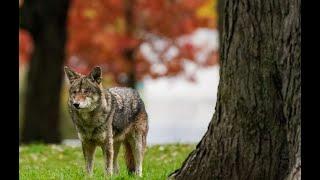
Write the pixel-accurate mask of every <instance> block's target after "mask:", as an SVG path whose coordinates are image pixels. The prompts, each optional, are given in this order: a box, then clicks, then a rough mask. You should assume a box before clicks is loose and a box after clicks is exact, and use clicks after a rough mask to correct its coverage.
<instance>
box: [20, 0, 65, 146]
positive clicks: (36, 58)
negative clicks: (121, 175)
mask: <svg viewBox="0 0 320 180" xmlns="http://www.w3.org/2000/svg"><path fill="white" fill-rule="evenodd" d="M68 5H69V2H68V0H48V1H43V0H28V1H25V2H24V4H23V6H22V7H21V10H20V20H21V21H20V27H21V28H25V29H27V30H29V31H30V33H31V35H32V37H33V40H34V45H35V49H34V52H33V55H32V58H31V61H30V65H29V72H28V79H27V87H26V97H25V98H26V99H25V105H24V115H23V119H24V120H23V129H22V137H21V142H22V143H29V142H33V141H42V142H44V143H58V142H60V138H61V137H60V133H59V111H60V106H59V104H60V89H61V81H62V77H63V72H62V67H63V62H64V57H65V56H64V55H65V52H64V47H65V41H66V18H67V10H68Z"/></svg>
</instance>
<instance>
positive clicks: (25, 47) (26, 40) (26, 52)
mask: <svg viewBox="0 0 320 180" xmlns="http://www.w3.org/2000/svg"><path fill="white" fill-rule="evenodd" d="M32 51H33V41H32V38H31V35H30V34H29V33H28V32H27V31H26V30H23V29H20V30H19V64H21V65H22V64H25V63H26V62H28V61H29V60H30V55H31V53H32Z"/></svg>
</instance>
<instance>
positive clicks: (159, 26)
mask: <svg viewBox="0 0 320 180" xmlns="http://www.w3.org/2000/svg"><path fill="white" fill-rule="evenodd" d="M19 2H23V1H19ZM128 2H130V3H131V4H129V5H128V4H125V3H126V1H125V0H95V1H86V0H71V7H70V10H69V13H68V24H67V28H68V41H67V44H66V53H67V64H68V65H70V66H72V67H73V68H75V69H77V70H78V71H80V72H81V73H88V72H89V70H90V69H91V68H92V67H93V66H95V65H100V66H103V70H104V73H105V74H109V75H112V76H113V78H114V81H115V82H118V83H119V81H121V80H120V79H123V77H124V76H125V75H126V74H128V73H129V72H132V70H133V69H134V71H135V73H136V77H137V79H138V80H139V79H142V78H143V77H145V76H148V75H149V76H151V77H153V78H157V77H160V76H173V75H176V74H179V73H181V72H183V71H184V66H183V62H184V61H185V60H190V61H193V62H194V63H198V64H199V65H201V66H210V65H213V64H216V63H217V57H218V56H217V53H216V52H213V53H212V54H211V55H210V56H208V58H207V60H206V61H204V62H203V61H202V62H201V63H200V62H197V61H195V56H196V53H197V52H198V51H199V50H200V49H201V48H199V47H195V46H194V45H193V44H192V43H191V42H188V41H187V42H184V43H180V42H179V38H180V37H182V36H185V35H188V34H190V33H192V32H194V30H195V29H197V28H198V27H210V28H214V27H215V20H214V19H210V18H204V17H199V16H197V13H196V11H197V10H198V9H199V7H200V6H202V5H203V4H204V3H206V2H207V0H180V1H169V0H157V1H150V0H132V1H128ZM128 14H129V16H128ZM157 40H164V41H165V42H166V43H165V46H164V47H162V48H159V47H158V46H156V41H157ZM19 41H20V44H19V62H20V63H21V64H23V63H25V62H27V61H28V60H29V59H30V54H31V52H32V50H33V43H32V39H31V37H30V35H29V34H28V33H27V32H26V31H24V30H20V32H19ZM143 43H147V44H148V45H150V48H151V49H152V51H154V52H155V53H156V54H157V55H156V56H157V58H156V59H157V60H153V61H152V62H151V61H150V60H149V59H147V58H146V57H145V55H144V54H143V53H142V51H140V45H141V44H143ZM172 48H175V49H176V50H174V51H176V52H175V53H176V54H175V55H173V56H170V57H169V56H168V53H169V51H170V50H171V51H172ZM128 50H130V51H133V52H134V56H133V58H134V59H128V57H129V56H128V55H127V52H128ZM155 61H156V62H155ZM154 63H157V64H162V65H164V66H165V67H166V70H165V72H160V73H159V72H153V70H152V69H153V68H152V64H154ZM120 76H121V77H120ZM190 79H192V78H190Z"/></svg>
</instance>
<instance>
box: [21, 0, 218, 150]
mask: <svg viewBox="0 0 320 180" xmlns="http://www.w3.org/2000/svg"><path fill="white" fill-rule="evenodd" d="M19 5H20V30H19V65H20V66H19V78H20V79H19V98H20V101H19V102H20V103H19V130H20V134H19V135H20V142H22V143H30V142H44V143H59V142H63V143H76V142H77V141H74V140H75V139H77V135H76V132H75V129H74V126H73V124H72V121H71V118H70V116H69V113H68V109H67V97H68V94H67V90H68V81H67V79H66V77H65V75H64V73H63V66H64V65H68V66H70V67H72V68H74V69H75V70H77V71H79V72H80V73H83V74H86V73H88V72H89V71H90V70H91V68H93V67H94V66H96V65H99V66H101V67H102V69H103V74H104V77H103V85H104V87H106V88H107V87H112V86H127V87H132V88H136V89H137V90H138V91H139V92H140V94H141V96H142V98H143V100H144V102H145V104H146V110H147V112H148V114H149V134H148V144H164V143H196V142H198V141H199V140H200V139H201V137H202V136H203V135H204V133H205V132H206V130H207V127H208V124H209V122H210V120H211V116H212V114H213V112H214V108H215V103H216V94H217V87H218V81H219V65H218V64H219V63H218V61H219V60H218V56H219V55H218V47H219V39H218V31H217V23H218V22H217V19H218V17H217V10H216V5H217V1H216V0H157V1H150V0H95V1H88V0H54V1H53V0H51V1H50V0H48V1H41V0H32V1H31V0H29V1H28V0H25V1H22V0H20V1H19Z"/></svg>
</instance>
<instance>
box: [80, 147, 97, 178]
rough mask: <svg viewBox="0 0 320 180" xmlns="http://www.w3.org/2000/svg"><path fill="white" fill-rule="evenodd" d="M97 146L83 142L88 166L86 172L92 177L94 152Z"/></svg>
mask: <svg viewBox="0 0 320 180" xmlns="http://www.w3.org/2000/svg"><path fill="white" fill-rule="evenodd" d="M95 149H96V146H95V145H94V144H92V143H89V142H82V152H83V156H84V160H85V164H86V171H87V173H88V174H89V175H90V176H91V175H92V171H93V161H94V152H95Z"/></svg>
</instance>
